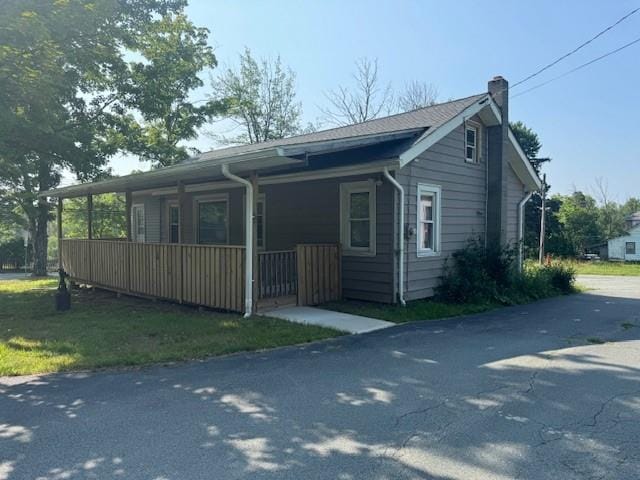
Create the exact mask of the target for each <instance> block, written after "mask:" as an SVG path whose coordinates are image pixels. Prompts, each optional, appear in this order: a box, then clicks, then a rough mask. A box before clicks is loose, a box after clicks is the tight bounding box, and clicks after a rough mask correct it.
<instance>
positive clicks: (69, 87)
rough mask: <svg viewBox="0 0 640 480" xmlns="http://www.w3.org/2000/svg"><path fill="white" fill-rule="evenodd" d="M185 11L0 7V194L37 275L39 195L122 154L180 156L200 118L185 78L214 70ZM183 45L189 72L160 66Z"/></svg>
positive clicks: (177, 1) (165, 6) (43, 227)
mask: <svg viewBox="0 0 640 480" xmlns="http://www.w3.org/2000/svg"><path fill="white" fill-rule="evenodd" d="M185 3H186V2H185V1H184V0H101V1H98V2H96V1H94V0H59V1H55V2H43V1H40V0H5V1H4V2H3V5H2V11H1V13H0V83H1V84H2V86H3V88H2V90H1V91H0V125H1V126H2V129H1V131H2V135H1V136H0V187H2V188H3V189H4V190H5V191H6V192H7V194H8V195H9V196H10V197H11V199H12V200H13V201H15V202H16V203H17V204H18V205H19V206H20V207H21V209H22V210H23V212H24V214H25V217H26V218H27V223H28V226H29V229H30V231H31V232H32V238H33V243H34V250H35V262H34V274H36V275H41V274H44V273H45V269H46V251H47V222H48V221H49V219H50V215H51V213H50V212H51V205H49V204H48V203H47V201H46V200H45V199H43V198H38V194H39V193H41V192H44V191H46V190H48V189H51V188H53V187H56V186H57V185H58V184H59V182H60V179H61V176H62V173H63V172H64V171H65V170H67V171H71V172H72V173H73V174H75V176H76V177H77V178H78V179H80V180H87V179H93V178H96V177H98V176H100V175H102V174H104V172H105V165H106V162H107V160H108V159H109V157H110V156H112V155H113V154H115V153H116V152H118V151H122V150H129V151H133V152H134V153H139V154H140V155H141V156H144V157H145V158H152V159H156V160H157V159H159V158H160V156H161V155H166V158H168V159H169V163H171V162H173V161H175V160H176V159H179V158H183V157H184V150H183V149H182V148H181V147H179V146H178V141H179V140H180V139H183V138H189V136H190V135H192V133H191V132H192V129H193V128H195V127H196V126H197V123H198V121H199V120H197V119H196V120H193V118H194V117H198V116H199V115H202V114H203V112H202V111H201V110H200V109H199V108H197V109H196V108H195V107H193V106H190V105H189V104H188V102H187V101H186V97H187V94H186V93H185V92H189V90H190V89H192V88H193V87H194V85H197V80H196V81H194V80H193V78H192V77H193V76H194V75H196V74H197V72H198V71H199V70H200V69H202V68H203V67H205V66H211V65H213V64H214V63H215V59H214V58H213V55H212V54H211V52H210V51H208V50H207V47H206V45H204V43H203V42H204V38H206V32H205V31H202V30H200V29H195V28H194V27H193V26H192V25H191V24H190V23H189V22H188V21H187V20H186V19H185V18H184V16H182V15H181V13H182V9H183V7H184V6H185ZM180 46H184V47H185V50H186V51H187V52H191V53H192V57H191V59H190V61H189V60H187V63H188V64H189V66H190V69H189V68H186V67H185V65H184V64H181V63H179V62H178V65H174V62H171V61H167V60H165V57H164V56H165V54H166V50H170V51H173V53H174V57H173V60H174V61H175V59H176V57H177V56H180V53H178V52H179V47H180ZM172 49H173V50H172ZM203 52H204V53H203ZM185 56H186V57H187V58H189V55H188V53H187V54H185ZM196 57H197V58H196ZM130 58H141V60H140V61H138V62H136V61H131V62H129V61H128V59H130ZM141 64H142V66H141ZM174 67H175V68H174ZM154 75H155V78H153V79H151V78H150V77H151V76H154ZM165 78H168V79H169V80H168V81H166V82H164V83H163V79H165ZM160 91H162V92H165V93H166V95H160V94H159V92H160ZM154 99H155V100H154ZM192 107H193V108H192ZM137 118H142V120H141V122H140V123H138V122H137V121H136V119H137ZM159 124H162V125H161V126H159ZM157 163H161V162H160V161H159V160H157Z"/></svg>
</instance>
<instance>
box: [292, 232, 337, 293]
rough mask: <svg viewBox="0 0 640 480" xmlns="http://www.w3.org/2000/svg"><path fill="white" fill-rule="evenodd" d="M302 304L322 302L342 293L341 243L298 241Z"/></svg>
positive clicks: (299, 290) (297, 254) (299, 281)
mask: <svg viewBox="0 0 640 480" xmlns="http://www.w3.org/2000/svg"><path fill="white" fill-rule="evenodd" d="M296 256H297V267H298V305H318V304H320V303H325V302H331V301H334V300H339V299H340V298H341V297H342V286H341V282H340V279H341V277H342V274H341V271H340V269H341V267H340V265H341V253H340V246H339V245H335V244H324V245H309V244H304V245H297V246H296Z"/></svg>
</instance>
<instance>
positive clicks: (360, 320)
mask: <svg viewBox="0 0 640 480" xmlns="http://www.w3.org/2000/svg"><path fill="white" fill-rule="evenodd" d="M264 315H268V316H269V317H275V318H281V319H283V320H289V321H290V322H296V323H306V324H310V325H319V326H321V327H329V328H334V329H336V330H341V331H343V332H348V333H366V332H372V331H374V330H380V329H381V328H387V327H391V326H392V325H395V323H392V322H385V321H384V320H376V319H374V318H368V317H361V316H359V315H351V314H349V313H340V312H333V311H331V310H323V309H321V308H315V307H283V308H277V309H274V310H271V311H267V312H264Z"/></svg>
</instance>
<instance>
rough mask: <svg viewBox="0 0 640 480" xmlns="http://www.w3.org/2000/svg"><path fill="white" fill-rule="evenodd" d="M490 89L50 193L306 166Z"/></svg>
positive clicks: (451, 111) (430, 119)
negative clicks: (313, 158)
mask: <svg viewBox="0 0 640 480" xmlns="http://www.w3.org/2000/svg"><path fill="white" fill-rule="evenodd" d="M486 96H487V94H486V93H483V94H480V95H473V96H470V97H466V98H461V99H458V100H453V101H450V102H445V103H441V104H437V105H433V106H430V107H426V108H420V109H417V110H413V111H410V112H406V113H400V114H397V115H390V116H388V117H383V118H378V119H374V120H369V121H366V122H362V123H358V124H355V125H348V126H345V127H338V128H332V129H328V130H322V131H319V132H313V133H309V134H305V135H297V136H295V137H289V138H283V139H279V140H272V141H269V142H263V143H257V144H252V145H241V146H236V147H229V148H223V149H218V150H212V151H210V152H204V153H201V154H199V155H196V156H194V157H192V158H190V159H188V160H186V161H185V162H183V163H181V164H178V165H174V166H170V167H164V168H159V169H157V170H152V171H149V172H143V173H136V174H131V175H124V176H121V177H116V178H111V179H108V180H103V181H99V182H91V183H82V184H78V185H71V186H68V187H62V188H57V189H53V190H49V191H46V192H43V193H42V194H40V196H47V197H58V198H68V197H78V196H83V195H88V194H99V193H108V192H124V191H127V190H132V191H135V190H140V189H149V188H162V187H168V186H173V185H175V184H176V183H177V182H178V181H183V182H185V183H189V182H201V181H203V180H208V181H211V180H216V179H219V178H223V175H222V172H221V168H222V165H225V164H226V165H229V170H230V171H231V172H232V173H235V174H238V175H242V174H247V173H249V172H252V171H256V172H260V171H263V172H264V171H273V170H274V169H277V168H280V169H282V168H286V167H293V168H295V167H304V166H305V165H306V163H307V162H306V158H307V156H312V155H319V154H326V153H332V152H336V151H340V150H347V149H351V148H358V147H366V146H370V145H374V144H379V143H383V142H390V141H393V140H401V139H408V138H410V137H415V138H416V139H417V138H419V137H420V135H422V134H424V133H425V132H426V131H427V130H431V129H435V128H438V127H440V126H441V125H443V124H444V123H446V122H447V121H448V120H451V118H453V117H455V116H456V115H458V114H460V112H462V111H464V110H465V109H466V108H468V107H469V106H470V105H473V104H474V103H475V102H477V101H478V100H481V99H482V98H484V97H486Z"/></svg>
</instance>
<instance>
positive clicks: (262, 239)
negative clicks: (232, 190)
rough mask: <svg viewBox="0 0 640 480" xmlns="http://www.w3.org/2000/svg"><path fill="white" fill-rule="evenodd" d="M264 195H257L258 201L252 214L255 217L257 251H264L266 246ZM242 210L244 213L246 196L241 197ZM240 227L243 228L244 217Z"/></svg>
mask: <svg viewBox="0 0 640 480" xmlns="http://www.w3.org/2000/svg"><path fill="white" fill-rule="evenodd" d="M265 198H266V197H265V195H264V193H261V194H259V195H258V201H257V202H256V210H255V211H254V212H253V214H254V215H255V217H256V224H255V225H256V236H257V237H258V238H257V239H256V240H257V243H258V250H264V249H265V245H266V244H267V232H266V224H265V218H266V201H265ZM242 208H243V211H245V212H246V210H245V209H246V208H247V196H246V195H245V196H243V197H242ZM242 225H243V226H244V217H243V222H242Z"/></svg>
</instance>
